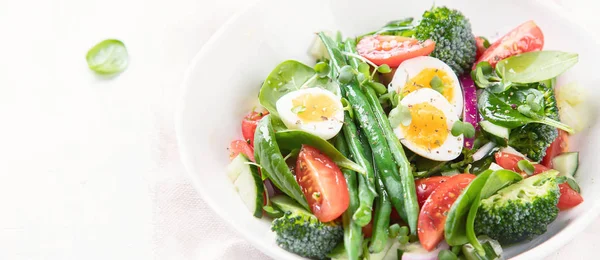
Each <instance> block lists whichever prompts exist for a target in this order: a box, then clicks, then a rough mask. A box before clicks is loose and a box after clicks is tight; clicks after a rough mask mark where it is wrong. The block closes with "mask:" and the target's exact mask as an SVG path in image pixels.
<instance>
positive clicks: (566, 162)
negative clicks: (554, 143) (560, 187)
mask: <svg viewBox="0 0 600 260" xmlns="http://www.w3.org/2000/svg"><path fill="white" fill-rule="evenodd" d="M552 166H553V167H554V169H555V170H557V171H558V172H559V174H558V176H565V177H567V184H569V186H570V187H571V188H572V189H573V190H575V191H577V192H578V193H580V192H581V188H579V184H577V181H575V178H574V177H575V173H576V172H577V168H578V167H579V153H578V152H567V153H561V154H560V155H558V156H556V157H554V158H553V159H552Z"/></svg>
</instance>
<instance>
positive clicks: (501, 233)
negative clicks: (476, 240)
mask: <svg viewBox="0 0 600 260" xmlns="http://www.w3.org/2000/svg"><path fill="white" fill-rule="evenodd" d="M557 174H558V172H557V171H554V170H551V171H548V172H545V173H542V174H538V175H535V176H532V177H529V178H527V179H524V180H522V181H520V182H518V183H516V184H513V185H511V186H508V187H506V188H504V189H502V190H500V191H498V193H496V194H495V195H492V196H491V197H489V198H487V199H484V200H482V201H481V205H480V206H479V210H478V212H477V217H476V218H475V232H476V233H477V234H484V235H487V236H489V237H491V238H493V239H496V240H498V241H500V242H501V243H509V244H510V243H515V242H519V241H523V240H526V239H532V238H533V237H535V236H537V235H541V234H543V233H544V232H546V227H547V226H548V224H550V222H552V221H554V219H556V216H557V215H558V207H556V204H557V203H558V197H559V195H560V192H559V189H558V183H557V181H556V175H557Z"/></svg>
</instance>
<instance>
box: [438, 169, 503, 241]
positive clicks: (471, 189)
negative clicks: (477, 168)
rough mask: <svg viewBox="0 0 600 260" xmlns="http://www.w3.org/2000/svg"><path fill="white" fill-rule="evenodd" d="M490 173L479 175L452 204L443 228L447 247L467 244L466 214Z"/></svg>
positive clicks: (489, 171)
mask: <svg viewBox="0 0 600 260" xmlns="http://www.w3.org/2000/svg"><path fill="white" fill-rule="evenodd" d="M492 173H493V171H492V170H487V171H484V172H482V173H481V174H479V175H478V176H477V177H476V178H475V179H474V180H473V181H471V183H470V184H469V186H467V188H466V189H465V190H464V191H463V192H462V193H461V194H460V196H458V198H457V199H456V201H455V202H454V204H452V207H451V208H450V211H449V212H448V217H447V218H446V224H445V226H444V236H445V238H446V242H447V243H448V244H449V245H451V246H458V245H463V244H466V243H468V242H469V240H468V238H467V234H466V221H467V214H468V213H469V209H470V208H471V204H472V203H473V201H475V199H477V197H478V195H479V194H480V192H481V189H483V186H484V185H485V182H486V181H487V179H488V178H489V177H490V175H491V174H492Z"/></svg>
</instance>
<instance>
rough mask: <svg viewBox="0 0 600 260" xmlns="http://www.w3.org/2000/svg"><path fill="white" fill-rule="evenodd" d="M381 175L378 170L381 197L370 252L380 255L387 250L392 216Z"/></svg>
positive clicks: (378, 201)
mask: <svg viewBox="0 0 600 260" xmlns="http://www.w3.org/2000/svg"><path fill="white" fill-rule="evenodd" d="M380 173H381V172H380V171H379V170H378V169H377V168H376V169H375V179H376V182H375V186H376V187H377V191H378V192H379V197H377V202H376V203H375V219H374V220H373V233H372V235H371V245H370V246H369V252H371V253H379V252H381V251H382V250H383V249H384V248H385V245H386V244H387V241H388V228H389V227H390V226H389V225H390V214H391V213H392V204H390V201H389V197H388V193H387V191H386V190H385V187H384V184H383V181H382V180H381V175H380Z"/></svg>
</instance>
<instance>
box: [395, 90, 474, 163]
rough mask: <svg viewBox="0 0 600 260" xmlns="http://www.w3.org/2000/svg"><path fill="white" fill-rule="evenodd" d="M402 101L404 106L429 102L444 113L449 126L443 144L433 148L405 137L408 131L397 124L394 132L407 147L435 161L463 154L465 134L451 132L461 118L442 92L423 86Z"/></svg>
mask: <svg viewBox="0 0 600 260" xmlns="http://www.w3.org/2000/svg"><path fill="white" fill-rule="evenodd" d="M400 103H401V104H402V105H404V106H411V105H416V104H420V103H429V104H430V105H432V106H434V107H436V108H437V109H439V110H441V111H442V112H443V113H444V117H445V118H446V124H447V126H448V136H447V137H446V140H445V141H444V142H443V143H442V145H440V146H439V147H437V148H433V149H426V148H423V147H421V146H419V145H418V144H416V143H413V142H412V141H411V140H409V139H405V138H404V137H405V135H406V133H405V132H404V129H403V127H402V126H397V127H396V128H394V133H395V134H396V137H398V138H399V139H400V142H402V144H403V145H404V146H405V147H406V148H408V149H410V150H411V151H413V152H415V153H416V154H418V155H420V156H423V157H425V158H428V159H431V160H435V161H450V160H453V159H456V158H457V157H458V156H459V155H460V154H461V152H462V149H463V142H464V141H463V140H464V139H463V135H459V136H453V135H452V133H450V130H451V129H452V126H453V125H454V122H456V121H458V120H459V118H458V116H457V114H456V112H455V110H454V107H453V106H452V105H451V104H450V103H449V102H448V100H446V99H445V98H444V96H442V94H440V93H439V92H437V91H435V90H433V89H430V88H422V89H419V90H416V91H414V92H411V93H410V94H408V95H406V96H405V97H404V98H403V99H402V101H400Z"/></svg>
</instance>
